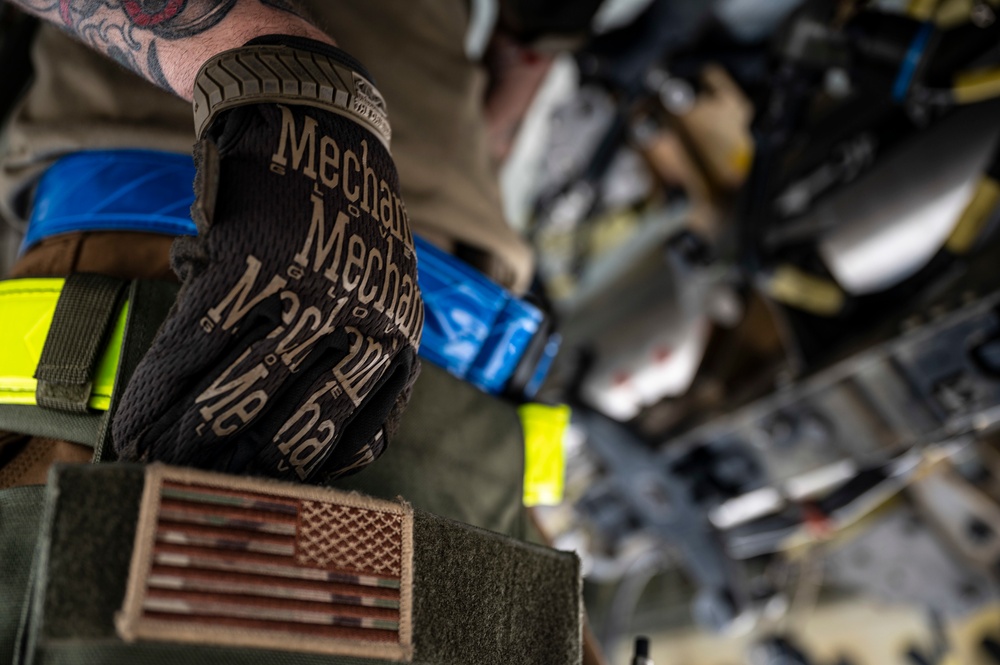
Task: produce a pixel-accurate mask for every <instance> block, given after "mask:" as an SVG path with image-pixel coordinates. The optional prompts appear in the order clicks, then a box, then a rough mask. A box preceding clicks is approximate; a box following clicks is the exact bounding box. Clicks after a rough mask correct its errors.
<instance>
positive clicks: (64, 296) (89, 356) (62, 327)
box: [35, 273, 127, 413]
mask: <svg viewBox="0 0 1000 665" xmlns="http://www.w3.org/2000/svg"><path fill="white" fill-rule="evenodd" d="M126 284H127V282H125V281H123V280H120V279H115V278H113V277H107V276H105V275H91V274H85V273H78V274H73V275H70V276H69V277H67V278H66V283H65V284H64V285H63V289H62V293H60V294H59V301H58V302H57V303H56V311H55V314H54V315H53V317H52V326H51V327H50V328H49V334H48V336H47V337H46V338H45V346H44V347H43V348H42V357H41V358H40V359H39V361H38V368H37V369H36V370H35V378H36V379H37V380H38V387H37V389H36V392H35V396H36V399H37V401H38V405H39V406H41V407H44V408H48V409H57V410H60V411H69V412H72V413H86V412H87V403H88V402H89V401H90V393H91V388H92V387H93V381H94V373H95V372H96V370H97V363H98V361H99V360H100V357H101V352H102V351H103V350H104V347H105V344H106V342H107V339H108V335H109V333H110V331H111V329H112V327H113V325H114V323H115V321H116V319H117V316H118V311H119V306H120V302H121V296H122V293H123V292H124V289H125V285H126Z"/></svg>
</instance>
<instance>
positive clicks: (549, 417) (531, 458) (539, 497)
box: [517, 404, 570, 507]
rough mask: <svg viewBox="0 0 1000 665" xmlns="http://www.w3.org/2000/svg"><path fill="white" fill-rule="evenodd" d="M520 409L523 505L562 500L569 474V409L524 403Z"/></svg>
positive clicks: (560, 406) (548, 503)
mask: <svg viewBox="0 0 1000 665" xmlns="http://www.w3.org/2000/svg"><path fill="white" fill-rule="evenodd" d="M517 412H518V414H519V415H520V416H521V426H522V428H523V429H524V505H526V506H529V507H530V506H554V505H556V504H559V503H562V499H563V486H564V483H565V477H566V457H565V454H564V453H563V437H564V436H565V434H566V428H567V427H569V419H570V408H569V407H568V406H566V405H558V406H547V405H545V404H524V405H522V406H520V407H518V409H517Z"/></svg>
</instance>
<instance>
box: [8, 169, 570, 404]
mask: <svg viewBox="0 0 1000 665" xmlns="http://www.w3.org/2000/svg"><path fill="white" fill-rule="evenodd" d="M194 175H195V169H194V164H193V163H192V161H191V158H190V157H189V156H187V155H178V154H175V153H166V152H158V151H153V150H96V151H87V152H79V153H75V154H72V155H69V156H67V157H63V158H62V159H60V160H59V161H57V162H56V163H55V164H53V165H52V167H50V168H49V169H48V171H46V172H45V174H44V175H43V176H42V179H41V180H40V182H39V184H38V187H37V189H36V191H35V204H34V209H33V210H32V215H31V220H30V224H29V226H28V233H27V234H26V237H25V240H24V244H23V245H22V252H23V251H24V250H26V249H27V248H29V247H31V246H32V245H34V244H36V243H37V242H39V241H40V240H42V239H43V238H47V237H49V236H54V235H58V234H60V233H69V232H73V231H143V232H150V233H160V234H167V235H197V233H198V231H197V228H196V227H195V225H194V222H192V221H191V217H190V209H191V204H192V203H193V202H194V194H193V191H192V189H191V183H192V181H193V180H194ZM415 244H416V250H417V256H418V259H419V260H418V282H419V284H420V290H421V292H422V294H423V299H424V309H425V324H424V331H423V342H422V344H421V347H420V355H421V357H423V358H424V359H426V360H428V361H429V362H432V363H434V364H436V365H439V366H440V367H443V368H444V369H446V370H448V371H449V372H450V373H452V374H454V375H455V376H457V377H459V378H461V379H464V380H466V381H468V382H470V383H472V384H473V385H475V386H477V387H478V388H480V389H481V390H484V391H486V392H488V393H491V394H502V393H505V392H507V388H508V382H509V381H510V378H511V376H512V375H513V374H514V371H515V370H516V369H517V367H518V365H519V363H520V362H521V360H522V358H523V357H524V355H525V353H526V352H527V351H528V349H529V347H530V346H531V342H532V339H533V338H534V336H535V335H536V334H537V333H538V331H539V330H540V329H541V326H542V324H543V322H544V320H545V315H544V313H543V312H542V311H541V310H540V309H538V308H537V307H535V306H534V305H532V304H530V303H527V302H525V301H522V300H519V299H518V298H516V297H514V296H513V295H512V294H510V293H508V292H507V291H506V290H505V289H503V288H502V287H500V286H499V285H497V284H495V283H493V282H492V281H491V280H489V279H488V278H487V277H485V276H484V275H482V274H481V273H480V272H478V271H477V270H475V269H473V268H472V267H471V266H469V265H467V264H465V263H463V262H462V261H460V260H458V259H456V258H454V257H453V256H451V255H449V254H447V253H445V252H443V251H441V250H440V249H438V248H437V247H435V246H433V245H431V244H430V243H428V242H427V241H425V240H423V239H421V238H416V239H415ZM557 350H558V337H553V338H550V339H549V340H547V344H546V346H545V350H544V351H543V353H542V354H541V356H540V357H539V358H538V359H536V360H535V363H536V364H535V368H534V376H533V377H532V378H531V380H530V381H529V383H528V386H527V388H526V389H525V390H524V393H525V396H527V397H528V398H530V397H531V396H533V395H534V393H535V391H537V389H538V386H539V385H540V384H541V382H542V380H543V379H544V377H545V375H546V374H547V372H548V369H549V367H550V366H551V364H552V359H553V358H554V356H555V353H556V351H557ZM528 389H531V390H530V392H529V391H528Z"/></svg>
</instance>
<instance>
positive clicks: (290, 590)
mask: <svg viewBox="0 0 1000 665" xmlns="http://www.w3.org/2000/svg"><path fill="white" fill-rule="evenodd" d="M149 587H150V589H173V590H178V591H201V592H206V593H217V594H232V595H256V596H261V597H264V598H282V599H293V600H307V601H312V602H317V603H324V602H325V603H336V604H339V605H360V606H363V607H383V608H387V609H397V610H398V609H399V601H398V600H394V599H391V598H377V597H370V596H365V595H362V593H363V592H364V591H365V590H358V591H357V592H356V593H354V594H352V593H351V591H353V589H350V588H348V590H347V591H341V592H334V591H326V590H323V589H310V588H301V587H294V586H276V585H274V584H273V583H269V584H260V583H257V584H254V583H253V582H246V581H243V582H233V581H225V580H215V579H198V578H188V577H183V576H180V575H169V574H162V573H161V574H157V573H155V572H154V573H153V574H152V575H150V576H149Z"/></svg>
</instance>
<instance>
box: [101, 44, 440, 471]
mask: <svg viewBox="0 0 1000 665" xmlns="http://www.w3.org/2000/svg"><path fill="white" fill-rule="evenodd" d="M195 122H196V125H197V128H198V133H199V137H200V138H201V140H200V141H199V143H198V144H197V145H196V150H195V162H196V165H197V168H198V175H197V180H196V182H195V194H196V201H195V204H194V207H193V216H194V218H195V221H196V222H197V224H198V230H199V235H198V237H197V238H185V239H180V240H178V241H177V242H176V243H175V245H174V248H173V253H172V263H173V267H174V270H175V271H176V272H177V274H178V275H179V276H180V278H181V280H182V283H183V286H182V288H181V291H180V294H179V296H178V299H177V302H176V304H175V306H174V309H173V310H172V312H171V314H170V316H169V317H168V318H167V320H166V321H165V322H164V324H163V326H162V327H161V329H160V331H159V333H158V334H157V336H156V339H155V341H154V343H153V346H152V348H150V350H149V352H148V353H147V354H146V356H145V357H144V358H143V360H142V362H141V363H140V365H139V367H138V369H137V370H136V372H135V374H134V375H133V377H132V379H131V381H130V382H129V385H128V388H127V390H126V392H125V395H124V399H123V401H122V405H121V407H120V409H119V411H118V412H117V415H116V417H115V420H114V432H113V434H114V442H115V447H116V449H117V451H118V453H119V455H120V456H121V457H122V458H124V459H128V460H141V461H154V460H158V461H163V462H168V463H173V464H182V465H189V466H197V467H202V468H210V469H217V470H222V471H228V472H232V473H252V474H263V475H269V476H275V477H279V478H286V479H291V480H299V481H307V482H323V481H325V480H329V479H330V478H333V477H336V476H337V475H341V474H343V473H345V472H350V471H353V470H356V469H358V468H360V467H362V466H364V465H366V464H368V463H370V462H371V461H373V460H374V459H375V458H376V457H378V456H379V454H380V453H381V452H382V450H383V449H384V448H385V446H386V442H387V439H388V437H390V436H391V435H392V433H393V428H394V426H395V422H396V420H397V419H398V417H399V414H400V411H401V410H402V407H403V406H405V402H406V401H407V399H408V396H409V390H410V387H411V386H412V383H413V381H414V380H415V378H416V374H417V371H418V367H419V362H418V360H417V357H416V353H417V347H418V345H419V343H420V333H421V329H422V327H423V303H422V301H421V298H420V292H419V290H418V288H417V272H416V257H415V255H414V251H413V242H412V236H411V235H410V231H409V226H408V223H407V217H406V210H405V208H404V206H403V202H402V201H401V200H400V197H399V183H398V179H397V175H396V168H395V166H394V164H393V161H392V158H391V156H390V155H389V151H388V147H387V146H388V141H389V126H388V123H387V121H386V118H385V110H384V103H383V102H382V98H381V97H380V96H379V93H378V92H377V91H376V90H375V88H374V87H373V85H372V83H371V79H370V77H369V76H368V75H367V74H366V73H365V72H364V70H363V68H362V67H361V66H360V65H359V64H358V63H357V62H356V61H354V60H353V59H352V58H350V56H347V55H346V54H345V53H343V52H342V51H339V50H337V49H334V48H332V47H328V46H325V45H321V44H318V43H316V42H311V41H307V40H297V39H293V38H284V37H270V38H263V39H258V40H254V41H252V42H250V44H248V45H247V46H246V47H243V48H241V49H236V50H234V51H229V52H226V53H223V54H220V55H218V56H215V57H214V58H212V59H211V60H210V61H209V62H207V63H206V64H205V66H203V67H202V70H201V72H200V73H199V75H198V79H197V81H196V85H195Z"/></svg>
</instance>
